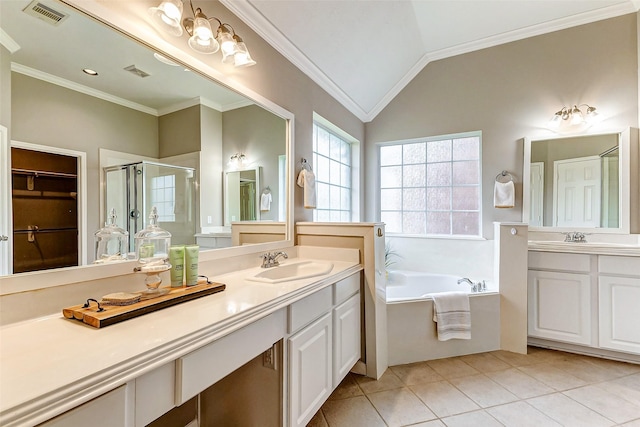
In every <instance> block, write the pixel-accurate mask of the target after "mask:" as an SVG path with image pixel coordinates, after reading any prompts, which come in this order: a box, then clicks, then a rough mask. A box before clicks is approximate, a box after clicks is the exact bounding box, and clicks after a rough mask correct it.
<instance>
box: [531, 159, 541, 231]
mask: <svg viewBox="0 0 640 427" xmlns="http://www.w3.org/2000/svg"><path fill="white" fill-rule="evenodd" d="M530 179H531V185H530V186H529V188H530V194H531V203H530V204H529V225H530V226H534V227H542V225H543V224H542V222H543V215H544V162H533V163H531V173H530Z"/></svg>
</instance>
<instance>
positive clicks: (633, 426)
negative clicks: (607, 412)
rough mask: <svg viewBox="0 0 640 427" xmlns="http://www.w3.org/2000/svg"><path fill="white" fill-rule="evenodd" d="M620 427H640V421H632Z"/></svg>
mask: <svg viewBox="0 0 640 427" xmlns="http://www.w3.org/2000/svg"><path fill="white" fill-rule="evenodd" d="M620 427H640V420H633V421H630V422H628V423H624V424H620Z"/></svg>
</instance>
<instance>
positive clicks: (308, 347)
mask: <svg viewBox="0 0 640 427" xmlns="http://www.w3.org/2000/svg"><path fill="white" fill-rule="evenodd" d="M360 304H361V301H360V273H357V274H354V275H351V276H349V277H347V278H346V279H344V280H341V281H339V282H337V283H335V284H334V285H333V286H331V287H327V288H324V289H322V290H320V291H318V292H316V293H315V294H313V295H310V296H309V297H306V298H304V299H302V300H300V301H298V302H296V303H293V304H292V305H291V306H290V307H289V331H290V332H292V333H293V335H291V336H290V337H289V338H288V340H287V346H288V358H289V366H288V376H289V380H288V391H289V393H288V394H289V405H288V408H289V411H288V412H289V413H288V416H289V424H290V425H291V426H304V425H307V423H308V422H309V420H311V418H312V417H313V415H314V414H315V413H316V412H317V411H318V409H320V407H321V406H322V404H323V403H324V402H325V401H326V400H327V398H328V397H329V395H331V392H332V391H333V390H334V389H335V388H336V387H337V386H338V384H340V381H342V379H343V378H344V377H345V376H346V375H347V373H349V371H350V370H351V368H352V367H353V365H355V363H356V362H357V361H358V360H359V359H360V348H361V331H360V327H361V326H360V325H361V322H360ZM318 316H320V317H318ZM309 321H311V324H308V322H309ZM306 324H308V326H304V325H306Z"/></svg>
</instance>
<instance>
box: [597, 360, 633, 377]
mask: <svg viewBox="0 0 640 427" xmlns="http://www.w3.org/2000/svg"><path fill="white" fill-rule="evenodd" d="M588 362H589V363H591V364H593V365H596V366H600V367H604V368H606V369H610V370H612V371H613V372H615V373H616V374H617V375H619V376H626V375H633V374H639V373H640V365H636V364H633V363H627V362H618V361H617V360H609V359H602V358H599V357H590V358H589V359H588Z"/></svg>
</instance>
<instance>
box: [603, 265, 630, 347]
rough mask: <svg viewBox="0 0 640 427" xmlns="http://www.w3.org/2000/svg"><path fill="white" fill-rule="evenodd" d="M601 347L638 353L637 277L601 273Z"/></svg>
mask: <svg viewBox="0 0 640 427" xmlns="http://www.w3.org/2000/svg"><path fill="white" fill-rule="evenodd" d="M598 287H599V289H598V290H599V294H598V299H599V301H598V302H599V304H598V305H599V308H600V316H599V318H600V321H599V334H600V347H602V348H608V349H611V350H620V351H626V352H630V353H636V354H640V328H639V327H638V325H640V310H639V309H638V301H640V278H632V277H612V276H600V279H599V283H598Z"/></svg>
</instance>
